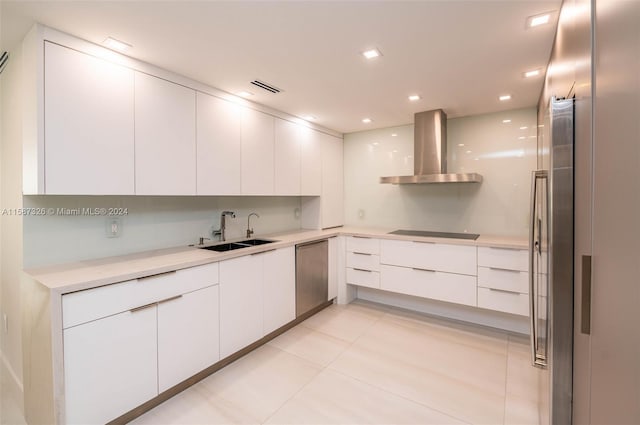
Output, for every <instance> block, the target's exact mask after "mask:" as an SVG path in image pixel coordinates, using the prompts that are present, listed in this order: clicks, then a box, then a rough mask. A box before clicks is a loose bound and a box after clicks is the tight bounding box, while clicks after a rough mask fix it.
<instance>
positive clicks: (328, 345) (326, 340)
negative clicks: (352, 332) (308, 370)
mask: <svg viewBox="0 0 640 425" xmlns="http://www.w3.org/2000/svg"><path fill="white" fill-rule="evenodd" d="M269 345H272V346H274V347H276V348H279V349H281V350H284V351H286V352H287V353H291V354H295V355H296V356H299V357H302V358H303V359H306V360H309V361H311V362H313V363H316V364H318V365H319V366H326V365H328V364H329V363H331V362H332V361H333V360H335V359H336V357H338V355H339V354H340V353H342V352H343V351H344V350H345V349H346V348H347V347H348V346H349V343H348V342H346V341H344V340H342V339H338V338H335V337H333V336H331V335H327V334H324V333H322V332H317V331H314V330H313V329H310V328H307V327H304V326H296V327H295V328H292V329H290V330H288V331H287V332H285V333H284V334H282V335H280V336H279V337H277V338H276V339H273V340H271V341H270V342H269Z"/></svg>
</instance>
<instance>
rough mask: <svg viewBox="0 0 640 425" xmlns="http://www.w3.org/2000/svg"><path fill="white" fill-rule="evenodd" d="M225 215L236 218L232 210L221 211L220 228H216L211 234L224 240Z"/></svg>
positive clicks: (225, 228)
mask: <svg viewBox="0 0 640 425" xmlns="http://www.w3.org/2000/svg"><path fill="white" fill-rule="evenodd" d="M227 216H231V218H236V213H235V212H233V211H222V213H221V214H220V228H219V229H218V230H214V231H213V232H212V233H211V234H212V235H213V236H214V237H215V236H219V237H220V240H221V241H225V240H226V237H225V231H226V230H227V218H226V217H227Z"/></svg>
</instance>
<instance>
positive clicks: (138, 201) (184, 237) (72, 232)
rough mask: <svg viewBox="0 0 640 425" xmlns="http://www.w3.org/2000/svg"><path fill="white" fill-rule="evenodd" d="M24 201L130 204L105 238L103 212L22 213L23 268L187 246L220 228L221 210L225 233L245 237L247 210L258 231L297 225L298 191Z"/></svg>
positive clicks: (29, 200) (32, 203) (29, 203)
mask: <svg viewBox="0 0 640 425" xmlns="http://www.w3.org/2000/svg"><path fill="white" fill-rule="evenodd" d="M24 199H25V206H26V207H33V208H45V209H51V208H53V209H54V210H56V211H57V210H58V208H69V209H75V208H111V207H121V208H127V209H128V214H127V215H123V216H121V230H122V233H121V236H120V237H117V238H107V236H106V224H107V217H105V216H100V215H98V216H89V215H84V216H82V215H80V216H77V215H61V214H53V215H49V214H48V215H44V216H29V217H25V219H24V250H25V258H24V263H25V268H31V267H39V266H43V265H49V264H56V263H65V262H71V261H78V260H85V259H91V258H100V257H108V256H112V255H123V254H127V253H132V252H138V251H145V250H151V249H160V248H168V247H173V246H186V245H189V244H193V243H197V240H198V238H199V237H200V236H203V237H210V231H211V228H212V226H213V227H214V228H215V229H218V227H219V224H220V212H221V211H223V210H231V211H234V212H235V213H236V218H230V217H228V218H227V239H233V238H239V237H244V236H245V232H246V229H247V216H248V215H249V213H251V212H256V213H258V214H259V215H260V218H256V217H252V218H251V227H253V229H254V231H255V234H254V236H260V235H264V234H267V233H273V232H279V231H285V230H292V229H299V228H300V218H299V217H297V216H296V209H298V211H299V208H300V198H299V197H231V196H229V197H189V196H184V197H170V196H167V197H154V196H25V198H24Z"/></svg>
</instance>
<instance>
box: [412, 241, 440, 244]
mask: <svg viewBox="0 0 640 425" xmlns="http://www.w3.org/2000/svg"><path fill="white" fill-rule="evenodd" d="M411 242H413V243H429V244H433V245H435V242H431V241H411Z"/></svg>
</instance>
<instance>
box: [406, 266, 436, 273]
mask: <svg viewBox="0 0 640 425" xmlns="http://www.w3.org/2000/svg"><path fill="white" fill-rule="evenodd" d="M411 268H412V269H413V270H417V271H419V272H429V273H436V271H435V270H431V269H419V268H417V267H411Z"/></svg>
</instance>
